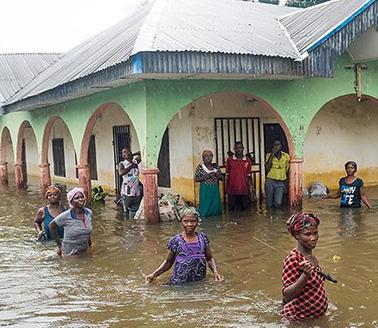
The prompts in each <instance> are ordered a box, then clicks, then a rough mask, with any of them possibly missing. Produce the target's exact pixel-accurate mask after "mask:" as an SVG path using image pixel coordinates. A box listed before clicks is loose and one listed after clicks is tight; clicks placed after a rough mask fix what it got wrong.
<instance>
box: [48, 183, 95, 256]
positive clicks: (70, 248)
mask: <svg viewBox="0 0 378 328" xmlns="http://www.w3.org/2000/svg"><path fill="white" fill-rule="evenodd" d="M67 200H68V203H69V204H70V207H71V208H70V209H69V210H68V211H65V212H63V213H62V214H60V215H59V216H57V217H56V218H55V219H54V220H53V221H51V223H50V231H51V234H52V235H53V237H54V239H55V241H56V243H57V245H58V254H59V255H63V256H72V255H83V254H85V253H86V252H87V250H88V249H89V247H90V246H91V244H92V242H91V238H90V235H91V232H92V217H93V214H92V211H91V210H90V209H89V208H86V207H84V205H85V193H84V190H83V189H82V188H74V189H72V190H71V191H70V192H69V193H68V194H67ZM58 227H62V228H64V237H63V242H61V240H60V238H59V236H58V235H57V228H58Z"/></svg>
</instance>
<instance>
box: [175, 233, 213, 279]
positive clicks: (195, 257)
mask: <svg viewBox="0 0 378 328" xmlns="http://www.w3.org/2000/svg"><path fill="white" fill-rule="evenodd" d="M196 235H197V239H198V240H197V242H195V243H187V242H186V241H185V239H184V237H183V236H182V234H178V235H176V236H174V237H172V238H171V239H170V240H169V242H168V249H169V250H170V251H172V252H173V253H175V255H176V258H175V264H174V269H173V273H172V276H171V279H170V283H171V284H174V285H175V284H181V283H187V282H195V281H200V280H203V279H205V276H206V255H205V254H206V253H205V249H206V246H207V245H208V244H209V239H208V238H207V236H206V235H205V234H204V233H203V232H196Z"/></svg>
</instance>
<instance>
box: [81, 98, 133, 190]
mask: <svg viewBox="0 0 378 328" xmlns="http://www.w3.org/2000/svg"><path fill="white" fill-rule="evenodd" d="M125 147H128V148H130V149H131V151H132V152H136V151H138V150H140V149H139V141H138V137H137V133H136V130H135V128H134V126H133V124H132V122H131V120H130V118H129V116H128V115H127V114H126V112H125V111H124V110H123V109H122V107H121V106H120V105H118V104H116V103H107V104H104V105H102V106H100V107H99V108H98V109H97V110H96V111H95V112H94V113H93V114H92V116H91V117H90V119H89V120H88V123H87V126H86V129H85V132H84V137H83V140H82V144H81V151H80V165H79V169H80V167H81V166H84V167H86V166H87V169H88V175H89V176H88V179H87V180H86V179H84V180H85V181H91V182H93V184H95V185H101V186H103V187H105V188H108V189H115V190H116V191H117V192H119V189H120V177H119V175H118V170H117V168H118V163H119V162H120V161H121V150H122V148H125ZM79 175H80V173H79ZM79 179H80V176H79ZM82 181H83V180H82ZM87 183H88V182H87Z"/></svg>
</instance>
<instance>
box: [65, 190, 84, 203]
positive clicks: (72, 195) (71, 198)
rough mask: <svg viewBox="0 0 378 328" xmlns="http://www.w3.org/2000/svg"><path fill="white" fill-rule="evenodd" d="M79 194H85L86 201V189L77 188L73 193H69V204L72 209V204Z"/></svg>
mask: <svg viewBox="0 0 378 328" xmlns="http://www.w3.org/2000/svg"><path fill="white" fill-rule="evenodd" d="M78 193H80V194H83V196H84V199H85V200H86V198H85V192H84V189H83V188H78V187H75V188H73V189H72V190H71V191H69V192H68V193H67V200H68V204H69V205H70V206H71V207H72V205H71V202H72V200H73V199H74V197H75V195H76V194H78Z"/></svg>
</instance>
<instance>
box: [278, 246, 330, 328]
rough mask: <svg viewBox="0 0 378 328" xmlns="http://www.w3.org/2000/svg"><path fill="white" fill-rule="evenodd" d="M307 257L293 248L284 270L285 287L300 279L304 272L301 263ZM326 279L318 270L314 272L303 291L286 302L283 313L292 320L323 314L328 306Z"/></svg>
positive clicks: (311, 317) (283, 280) (285, 262)
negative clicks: (325, 287)
mask: <svg viewBox="0 0 378 328" xmlns="http://www.w3.org/2000/svg"><path fill="white" fill-rule="evenodd" d="M305 259H306V258H305V256H304V255H303V254H302V253H300V252H299V251H298V250H297V249H293V250H292V251H291V252H290V253H289V255H288V256H287V257H286V259H285V261H284V266H283V271H282V285H283V289H285V288H287V287H289V286H291V285H292V284H293V283H295V282H296V281H297V280H298V278H299V277H300V275H301V274H302V272H301V271H300V269H301V266H300V263H301V262H303V261H304V260H305ZM319 270H320V268H319ZM324 280H325V279H324V277H323V276H321V275H320V274H319V273H318V272H313V273H312V276H311V279H310V280H308V281H307V283H306V285H305V286H304V287H303V289H302V292H301V293H300V294H299V295H298V296H297V297H295V298H294V299H292V300H291V301H290V302H287V303H284V306H283V310H282V314H283V315H284V316H285V317H286V318H287V319H289V320H291V321H303V320H305V319H313V318H317V317H319V316H321V315H323V314H324V313H325V312H326V311H327V308H328V298H327V294H326V291H325V289H324Z"/></svg>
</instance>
